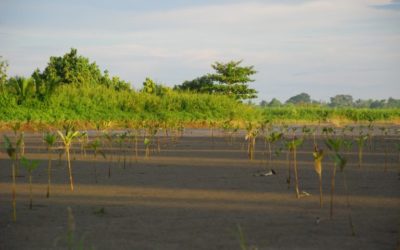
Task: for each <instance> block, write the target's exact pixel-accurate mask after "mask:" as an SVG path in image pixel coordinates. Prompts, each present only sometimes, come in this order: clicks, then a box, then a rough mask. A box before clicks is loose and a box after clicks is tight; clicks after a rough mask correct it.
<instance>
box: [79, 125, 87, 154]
mask: <svg viewBox="0 0 400 250" xmlns="http://www.w3.org/2000/svg"><path fill="white" fill-rule="evenodd" d="M78 141H79V143H80V145H81V157H86V148H87V145H88V143H89V135H88V132H86V131H84V132H81V133H80V135H79V137H78Z"/></svg>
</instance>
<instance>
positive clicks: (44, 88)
mask: <svg viewBox="0 0 400 250" xmlns="http://www.w3.org/2000/svg"><path fill="white" fill-rule="evenodd" d="M32 78H33V79H34V81H35V86H36V87H35V88H36V94H37V95H38V96H40V97H44V96H47V95H49V94H51V93H52V92H53V91H54V89H55V88H56V87H57V86H60V85H64V84H74V85H76V86H77V87H79V86H94V85H98V84H100V85H105V86H107V87H110V88H114V89H116V90H127V89H130V84H129V83H127V82H125V81H122V80H120V79H119V78H118V77H113V78H110V77H109V75H108V71H104V74H102V73H101V71H100V68H99V66H98V65H97V64H96V63H95V62H92V63H91V62H90V61H89V59H88V58H86V57H83V56H80V55H78V51H77V50H76V49H74V48H72V49H71V50H70V52H68V53H66V54H65V55H64V56H57V57H56V56H52V57H50V61H49V63H48V64H47V66H46V68H45V69H44V70H43V72H41V71H40V70H39V69H36V70H35V71H34V72H33V74H32Z"/></svg>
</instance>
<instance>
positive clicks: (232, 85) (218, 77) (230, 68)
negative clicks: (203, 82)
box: [209, 60, 257, 100]
mask: <svg viewBox="0 0 400 250" xmlns="http://www.w3.org/2000/svg"><path fill="white" fill-rule="evenodd" d="M241 63H242V60H240V61H230V62H228V63H221V62H215V63H214V64H212V65H211V67H212V68H213V69H214V70H215V71H216V73H214V74H210V75H209V77H210V79H212V80H213V81H215V82H217V83H218V84H217V85H215V86H214V87H213V92H217V93H223V94H226V95H228V96H231V97H233V98H235V99H236V100H244V99H253V98H256V97H257V91H256V90H255V89H251V88H249V87H248V85H247V83H248V82H253V81H254V80H253V79H251V78H250V76H252V75H254V74H255V73H257V71H255V70H254V66H248V67H242V66H239V65H240V64H241Z"/></svg>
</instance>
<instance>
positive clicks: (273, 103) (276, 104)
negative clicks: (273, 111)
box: [268, 98, 282, 107]
mask: <svg viewBox="0 0 400 250" xmlns="http://www.w3.org/2000/svg"><path fill="white" fill-rule="evenodd" d="M280 106H282V103H281V101H279V100H278V99H276V98H272V100H271V101H270V102H269V103H268V107H280Z"/></svg>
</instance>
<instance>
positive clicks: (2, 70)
mask: <svg viewBox="0 0 400 250" xmlns="http://www.w3.org/2000/svg"><path fill="white" fill-rule="evenodd" d="M2 58H3V57H2V56H0V91H4V85H5V84H6V82H7V69H8V62H7V61H6V60H3V59H2Z"/></svg>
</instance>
